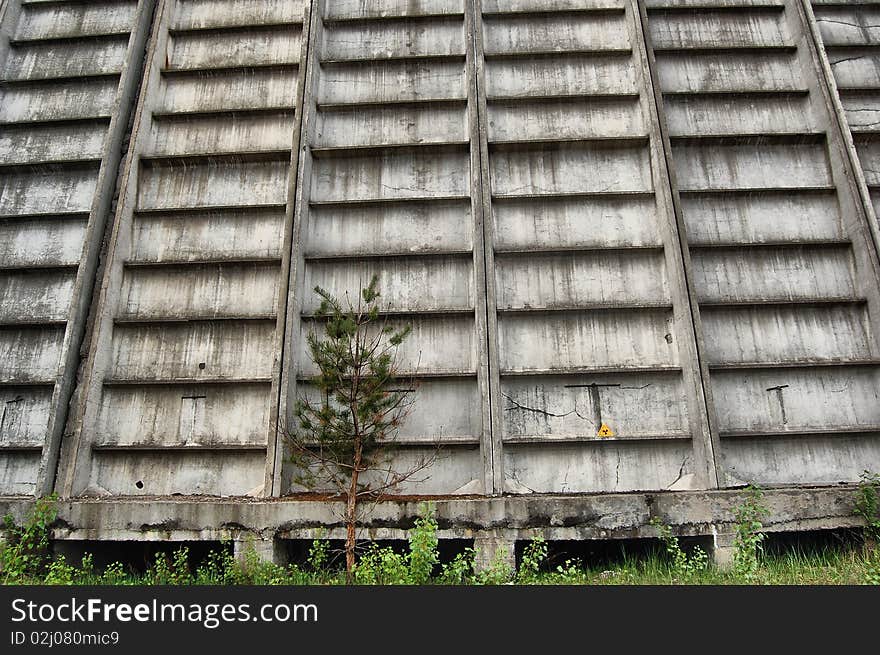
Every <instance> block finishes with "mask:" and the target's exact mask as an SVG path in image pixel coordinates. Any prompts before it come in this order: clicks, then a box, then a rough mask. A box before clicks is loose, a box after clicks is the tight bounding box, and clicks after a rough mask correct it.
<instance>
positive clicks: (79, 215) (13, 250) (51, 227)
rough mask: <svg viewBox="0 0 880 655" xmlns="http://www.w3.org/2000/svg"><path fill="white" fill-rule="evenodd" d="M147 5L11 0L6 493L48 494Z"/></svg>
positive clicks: (4, 51)
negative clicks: (21, 0) (23, 0)
mask: <svg viewBox="0 0 880 655" xmlns="http://www.w3.org/2000/svg"><path fill="white" fill-rule="evenodd" d="M153 4H154V3H153V2H152V1H148V0H141V1H140V2H138V1H136V0H128V1H122V0H108V1H107V2H95V3H79V2H52V3H48V2H19V1H18V0H10V1H9V2H5V3H4V6H3V9H2V12H0V16H2V27H0V30H2V36H0V71H2V80H3V85H2V88H0V493H4V494H33V493H48V492H49V491H51V489H52V487H53V485H54V479H55V470H56V466H57V458H58V450H59V447H60V441H61V435H62V431H63V429H64V425H65V420H66V416H67V406H68V403H69V401H70V398H71V394H72V393H73V390H74V388H73V385H74V377H75V374H76V367H77V361H78V357H79V352H78V351H79V345H80V342H81V340H82V337H83V333H84V330H85V321H86V315H87V312H88V309H89V303H90V300H91V290H92V287H93V285H94V279H95V274H96V267H97V259H98V253H99V250H100V248H101V243H102V240H103V233H104V225H105V223H106V220H107V216H108V214H110V207H111V201H112V199H113V196H114V189H115V183H116V176H117V169H118V166H119V161H120V154H121V147H120V145H121V140H122V138H123V136H124V134H125V131H126V129H127V127H128V122H129V116H130V114H131V111H132V105H133V101H134V93H135V90H136V88H137V84H138V83H139V80H140V76H141V57H142V55H143V49H144V43H145V40H146V35H147V34H148V32H149V28H150V21H151V19H152V12H153Z"/></svg>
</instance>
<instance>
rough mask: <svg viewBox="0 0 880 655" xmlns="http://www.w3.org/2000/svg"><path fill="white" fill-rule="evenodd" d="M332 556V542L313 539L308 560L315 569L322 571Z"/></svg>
mask: <svg viewBox="0 0 880 655" xmlns="http://www.w3.org/2000/svg"><path fill="white" fill-rule="evenodd" d="M329 558H330V544H329V543H328V542H327V541H326V540H324V539H312V545H311V546H310V547H309V556H308V559H307V560H306V561H307V563H308V565H309V566H311V567H312V570H313V571H316V572H322V571H324V570H325V569H326V568H327V561H328V560H329Z"/></svg>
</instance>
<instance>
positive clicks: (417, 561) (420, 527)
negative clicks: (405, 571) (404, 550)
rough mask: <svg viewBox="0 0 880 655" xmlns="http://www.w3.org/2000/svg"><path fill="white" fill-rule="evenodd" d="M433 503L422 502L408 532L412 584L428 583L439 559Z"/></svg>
mask: <svg viewBox="0 0 880 655" xmlns="http://www.w3.org/2000/svg"><path fill="white" fill-rule="evenodd" d="M434 512H435V507H434V504H433V503H424V504H423V505H422V509H421V515H420V516H419V518H417V519H416V522H415V526H414V527H413V529H412V530H410V533H409V562H408V564H409V577H410V581H411V583H412V584H428V582H430V580H431V575H432V574H433V573H434V567H435V566H437V563H438V562H439V561H440V552H439V551H438V550H437V547H438V545H439V540H438V539H437V520H436V519H435V518H434Z"/></svg>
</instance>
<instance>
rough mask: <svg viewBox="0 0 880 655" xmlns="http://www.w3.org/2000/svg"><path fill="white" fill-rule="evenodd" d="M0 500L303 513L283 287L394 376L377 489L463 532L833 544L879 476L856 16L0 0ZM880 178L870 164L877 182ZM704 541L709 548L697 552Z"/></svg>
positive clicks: (233, 523) (546, 4) (664, 4)
mask: <svg viewBox="0 0 880 655" xmlns="http://www.w3.org/2000/svg"><path fill="white" fill-rule="evenodd" d="M0 21H2V22H0V70H2V86H0V411H2V419H0V494H2V496H3V498H2V500H0V505H2V507H0V509H4V510H6V511H12V512H13V513H14V514H18V515H20V514H22V513H23V512H25V511H26V508H27V506H28V504H29V503H30V502H31V500H29V499H32V498H33V497H34V496H35V495H43V494H47V493H50V492H51V491H57V492H59V494H60V495H61V496H62V504H61V517H62V522H61V524H60V525H59V526H58V527H57V528H56V530H55V537H56V538H57V539H59V540H61V539H69V540H84V539H99V540H116V539H170V540H184V539H186V540H189V539H196V540H197V539H205V540H216V539H220V538H224V537H231V538H234V539H240V538H242V536H243V535H246V534H249V533H256V534H258V535H259V536H260V537H261V538H262V539H263V540H264V542H265V544H266V547H267V548H269V549H271V548H272V547H273V544H276V543H277V542H278V541H279V540H284V539H292V538H303V537H309V536H311V535H313V534H316V530H318V529H321V528H330V530H331V534H334V531H338V530H339V527H338V523H337V521H338V520H337V519H336V514H335V513H334V512H333V511H331V508H330V507H329V504H328V503H327V502H321V501H312V500H307V499H303V498H302V496H301V495H295V496H294V495H293V494H296V493H297V492H299V491H301V489H299V488H298V487H296V485H295V484H293V476H292V471H291V466H290V464H289V463H288V461H287V458H286V456H285V452H284V441H283V439H281V438H280V433H281V432H282V431H283V430H284V429H285V426H289V425H292V424H293V419H292V411H293V404H294V402H295V400H296V398H297V397H299V396H300V395H301V394H303V393H306V392H307V391H306V387H307V384H306V383H307V380H308V378H309V376H310V375H311V374H312V373H313V372H314V367H313V364H312V363H311V362H310V361H309V358H308V355H307V351H306V348H305V346H304V344H305V335H306V334H307V333H308V332H309V331H311V330H315V329H320V325H321V318H320V316H317V315H316V310H317V308H318V304H319V303H318V299H317V298H316V296H315V294H314V293H313V292H312V291H311V290H312V288H313V287H314V286H315V285H321V286H322V287H324V288H326V289H329V290H330V291H332V292H334V293H337V294H343V293H345V292H356V291H357V290H358V289H359V288H360V286H362V285H363V284H364V283H365V282H366V281H367V280H369V278H370V276H371V275H372V274H373V273H376V274H378V276H379V280H380V289H381V291H382V302H383V312H384V313H385V314H386V315H387V316H388V317H389V320H390V321H391V322H392V323H394V324H398V323H399V324H403V323H408V324H411V325H412V326H413V334H412V336H411V337H410V338H409V339H408V340H407V341H406V342H405V345H404V348H403V350H402V352H401V357H402V362H403V366H404V369H405V370H406V371H407V372H410V373H412V375H413V376H414V377H416V378H417V379H418V380H419V383H420V384H419V391H418V395H417V398H416V403H415V406H414V409H413V412H412V414H411V416H410V417H409V419H408V420H407V422H406V423H405V425H404V426H403V428H402V430H401V434H400V438H399V443H400V444H401V449H400V452H399V454H398V457H399V458H400V461H401V466H403V467H405V466H406V461H408V460H409V461H411V460H412V459H414V458H418V457H419V456H420V455H421V454H424V453H425V452H426V451H427V450H429V449H431V448H432V444H433V442H434V441H435V440H438V439H439V441H440V442H441V444H442V446H443V449H442V453H441V457H440V458H439V459H438V460H437V461H436V462H435V464H434V465H433V466H432V468H431V469H430V470H429V471H428V472H427V475H426V479H424V480H420V481H419V482H418V483H416V482H410V483H407V484H406V485H404V486H403V487H402V488H401V489H399V490H398V491H399V492H400V493H401V494H406V495H407V497H406V498H399V499H389V500H388V501H387V502H383V503H382V504H380V505H379V506H378V507H377V509H376V513H375V514H374V516H373V517H372V518H371V519H370V520H369V521H368V523H369V525H370V526H371V532H370V534H371V535H372V536H382V537H399V536H400V535H401V534H403V533H402V531H403V530H405V529H406V528H407V526H408V525H409V524H410V522H411V519H412V516H413V513H414V512H415V511H416V507H417V500H413V499H412V498H411V497H412V496H413V495H416V496H436V497H438V514H439V517H440V519H441V527H442V536H443V537H444V538H452V537H456V538H462V537H464V538H475V539H477V540H482V541H484V542H485V543H488V544H494V543H505V542H511V541H515V540H517V539H525V538H530V537H531V536H534V534H537V533H543V534H544V535H545V536H546V537H547V538H549V539H570V538H574V539H601V538H619V537H634V536H646V535H651V534H653V532H652V530H653V528H651V527H650V526H649V525H648V523H649V520H650V518H651V517H653V516H660V517H661V518H662V519H663V520H665V521H666V522H668V523H670V524H671V525H673V526H674V527H675V529H676V530H677V531H679V532H680V533H681V534H701V535H713V536H718V535H721V537H720V538H721V540H722V541H723V535H724V533H725V531H726V530H728V529H729V524H730V522H731V520H732V514H731V511H732V508H733V507H735V506H736V504H737V503H738V501H739V500H740V499H741V494H742V491H741V489H742V487H743V486H744V485H745V484H746V483H757V484H760V485H762V486H764V487H765V488H767V489H768V491H767V494H768V495H767V498H768V503H769V504H770V506H771V510H772V513H771V516H770V517H769V518H768V527H769V529H771V530H793V529H814V528H823V527H839V526H847V525H853V524H854V522H855V518H854V517H853V512H852V493H853V485H854V484H855V483H856V482H857V481H858V479H859V475H860V474H861V473H862V472H863V471H864V470H873V471H878V470H880V341H878V339H880V284H878V281H880V260H878V252H880V251H878V244H880V234H878V222H877V216H876V211H877V210H876V207H877V204H876V203H877V202H878V201H880V168H878V167H877V166H875V165H874V160H875V159H877V160H878V161H880V138H878V135H880V77H878V71H880V5H876V4H870V3H864V2H845V1H843V0H831V1H828V2H814V3H812V5H811V4H810V3H809V2H807V1H806V0H509V1H508V2H501V0H406V1H404V0H385V1H382V0H311V1H308V0H94V1H89V2H86V1H84V0H4V2H3V4H2V9H0ZM878 165H880V164H878ZM719 543H721V542H719Z"/></svg>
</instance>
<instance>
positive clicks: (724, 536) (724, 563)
mask: <svg viewBox="0 0 880 655" xmlns="http://www.w3.org/2000/svg"><path fill="white" fill-rule="evenodd" d="M735 539H736V535H734V534H733V533H730V532H721V531H719V529H718V528H717V527H716V526H714V525H713V526H712V544H711V546H710V549H711V551H712V552H711V553H710V555H711V556H712V561H713V562H714V563H715V566H717V567H718V568H720V569H728V568H730V567H731V566H733V554H734V553H735V552H736V548H735V547H734V545H733V544H734V541H735Z"/></svg>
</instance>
